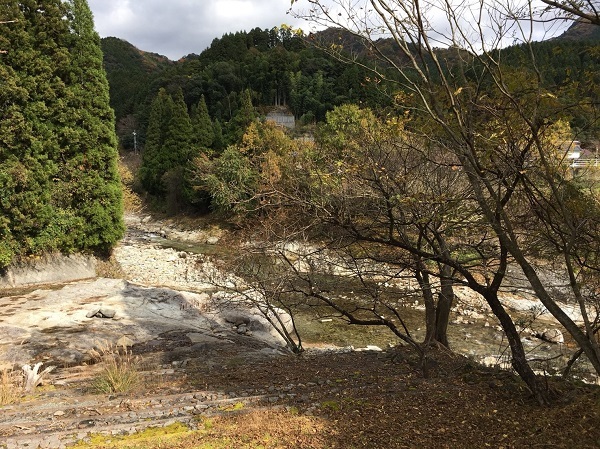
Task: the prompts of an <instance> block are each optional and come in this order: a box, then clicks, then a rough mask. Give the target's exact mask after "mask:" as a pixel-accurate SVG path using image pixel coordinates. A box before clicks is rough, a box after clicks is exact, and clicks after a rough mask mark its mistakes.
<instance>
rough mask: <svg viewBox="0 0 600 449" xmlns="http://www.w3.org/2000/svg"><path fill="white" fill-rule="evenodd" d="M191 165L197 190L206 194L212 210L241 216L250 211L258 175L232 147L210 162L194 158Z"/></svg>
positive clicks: (204, 158)
mask: <svg viewBox="0 0 600 449" xmlns="http://www.w3.org/2000/svg"><path fill="white" fill-rule="evenodd" d="M195 165H196V173H197V175H196V176H197V177H196V179H197V189H198V190H204V191H207V192H208V193H209V194H210V197H211V205H212V207H213V209H214V210H216V211H219V212H242V211H248V210H250V209H252V208H253V207H254V201H253V197H254V194H255V192H256V188H257V183H258V173H257V171H256V170H255V169H254V168H253V167H252V165H251V163H250V160H249V159H248V158H247V157H246V156H244V155H243V154H242V153H241V152H240V151H239V150H238V149H237V148H236V147H235V146H230V147H228V148H227V149H226V150H225V151H224V152H223V154H222V155H221V157H219V158H218V159H216V160H214V161H209V160H208V159H207V158H206V157H205V156H204V157H201V158H198V159H197V160H196V161H195Z"/></svg>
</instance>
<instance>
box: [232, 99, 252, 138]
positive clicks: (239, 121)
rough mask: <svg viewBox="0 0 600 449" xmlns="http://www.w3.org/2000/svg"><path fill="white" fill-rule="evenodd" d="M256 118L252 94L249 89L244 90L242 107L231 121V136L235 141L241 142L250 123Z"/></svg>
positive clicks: (241, 100)
mask: <svg viewBox="0 0 600 449" xmlns="http://www.w3.org/2000/svg"><path fill="white" fill-rule="evenodd" d="M254 120H256V112H255V110H254V106H252V95H251V93H250V90H249V89H246V90H244V91H242V94H241V95H240V108H239V109H238V110H237V112H236V113H235V115H234V116H233V119H232V120H231V122H230V123H229V136H230V138H233V140H234V143H239V142H240V141H241V140H242V136H243V135H244V133H245V132H246V128H247V127H248V125H249V124H250V123H252V122H253V121H254Z"/></svg>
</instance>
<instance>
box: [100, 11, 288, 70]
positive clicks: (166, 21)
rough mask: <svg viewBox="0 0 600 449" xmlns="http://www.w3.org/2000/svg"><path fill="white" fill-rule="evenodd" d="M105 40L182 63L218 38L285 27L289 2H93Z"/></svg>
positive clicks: (101, 34) (101, 33)
mask: <svg viewBox="0 0 600 449" xmlns="http://www.w3.org/2000/svg"><path fill="white" fill-rule="evenodd" d="M88 3H89V5H90V8H91V9H92V12H93V13H94V20H95V23H96V31H98V33H99V34H100V36H101V37H108V36H114V37H118V38H121V39H124V40H126V41H128V42H129V43H131V44H133V45H135V46H136V47H137V48H139V49H140V50H144V51H148V52H153V53H159V54H161V55H164V56H167V57H169V58H170V59H174V60H177V59H179V58H181V57H182V56H186V55H188V54H190V53H196V54H200V53H201V52H202V51H203V50H204V49H206V48H207V47H209V46H210V43H211V42H212V40H213V39H214V38H220V37H221V36H222V35H223V34H225V33H228V32H235V31H250V30H251V29H252V28H256V27H259V28H262V29H264V28H269V29H270V28H272V27H274V26H280V25H281V24H283V23H287V24H290V25H295V26H297V25H299V22H297V21H294V19H293V18H292V17H291V16H290V15H287V14H286V12H287V10H288V9H289V7H290V0H168V1H167V0H88Z"/></svg>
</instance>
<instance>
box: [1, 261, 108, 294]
mask: <svg viewBox="0 0 600 449" xmlns="http://www.w3.org/2000/svg"><path fill="white" fill-rule="evenodd" d="M93 277H96V259H95V258H94V257H92V256H84V255H80V254H72V255H69V256H65V255H62V254H54V255H50V256H45V257H42V258H40V259H35V260H32V261H31V262H27V263H20V264H15V265H11V266H9V267H8V268H7V269H6V270H4V271H1V272H0V290H3V289H9V288H17V287H26V286H31V285H40V284H54V283H61V282H71V281H77V280H81V279H89V278H93Z"/></svg>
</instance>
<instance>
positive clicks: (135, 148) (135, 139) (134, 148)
mask: <svg viewBox="0 0 600 449" xmlns="http://www.w3.org/2000/svg"><path fill="white" fill-rule="evenodd" d="M133 152H134V153H135V154H137V133H136V132H135V130H134V131H133Z"/></svg>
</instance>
